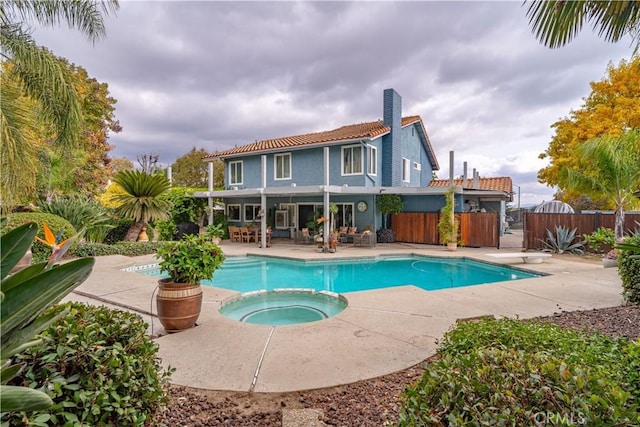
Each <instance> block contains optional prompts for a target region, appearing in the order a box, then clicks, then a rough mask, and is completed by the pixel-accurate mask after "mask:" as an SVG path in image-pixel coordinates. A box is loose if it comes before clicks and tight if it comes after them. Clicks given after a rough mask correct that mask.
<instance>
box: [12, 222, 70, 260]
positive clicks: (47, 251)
mask: <svg viewBox="0 0 640 427" xmlns="http://www.w3.org/2000/svg"><path fill="white" fill-rule="evenodd" d="M29 222H35V223H36V224H38V234H37V236H38V237H40V238H41V239H44V238H45V236H44V232H43V228H42V224H44V223H46V224H47V225H48V226H49V228H50V229H51V231H53V232H54V233H55V234H58V233H59V232H61V231H62V235H61V236H60V239H59V241H63V240H65V239H68V238H69V237H71V236H73V235H74V234H76V232H77V231H76V229H75V228H74V227H73V225H71V223H70V222H69V221H67V220H66V219H64V218H61V217H59V216H58V215H54V214H50V213H42V212H22V213H14V214H11V216H10V217H9V218H8V219H7V221H6V223H4V224H3V225H4V227H3V230H2V232H3V233H5V232H6V231H9V230H13V229H14V228H16V227H18V226H20V225H22V224H26V223H29ZM71 250H72V251H73V247H72V249H71ZM31 252H32V253H33V263H38V262H42V261H46V260H47V259H48V258H49V256H50V255H51V248H50V247H48V246H47V245H45V244H43V243H41V242H39V241H34V242H33V245H31Z"/></svg>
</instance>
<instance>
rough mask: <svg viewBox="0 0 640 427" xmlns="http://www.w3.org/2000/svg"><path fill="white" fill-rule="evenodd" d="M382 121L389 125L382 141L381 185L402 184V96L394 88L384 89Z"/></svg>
mask: <svg viewBox="0 0 640 427" xmlns="http://www.w3.org/2000/svg"><path fill="white" fill-rule="evenodd" d="M383 101H384V102H383V123H384V125H385V126H390V127H391V133H390V134H388V135H385V136H384V137H383V138H384V139H383V143H382V185H383V186H385V187H400V186H401V185H402V154H401V151H400V132H402V98H401V97H400V95H399V94H398V92H396V91H395V90H394V89H385V90H384V94H383Z"/></svg>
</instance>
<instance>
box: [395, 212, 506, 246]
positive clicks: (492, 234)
mask: <svg viewBox="0 0 640 427" xmlns="http://www.w3.org/2000/svg"><path fill="white" fill-rule="evenodd" d="M456 217H457V218H458V221H459V223H460V241H461V242H462V244H463V245H464V246H470V247H474V248H479V247H495V248H499V247H500V220H499V216H498V214H497V213H485V212H473V213H472V212H465V213H456ZM439 220H440V212H402V213H399V214H395V215H391V229H392V230H393V232H394V233H395V235H396V240H397V241H399V242H406V243H422V244H426V245H438V244H440V235H439V233H438V221H439Z"/></svg>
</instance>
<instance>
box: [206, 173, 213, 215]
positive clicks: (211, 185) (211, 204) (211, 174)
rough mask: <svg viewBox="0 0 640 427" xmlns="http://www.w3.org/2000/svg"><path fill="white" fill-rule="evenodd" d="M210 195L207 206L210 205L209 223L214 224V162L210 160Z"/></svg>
mask: <svg viewBox="0 0 640 427" xmlns="http://www.w3.org/2000/svg"><path fill="white" fill-rule="evenodd" d="M208 166H209V170H208V172H209V197H207V206H208V207H209V225H211V224H213V197H212V195H211V194H212V193H213V162H209V165H208Z"/></svg>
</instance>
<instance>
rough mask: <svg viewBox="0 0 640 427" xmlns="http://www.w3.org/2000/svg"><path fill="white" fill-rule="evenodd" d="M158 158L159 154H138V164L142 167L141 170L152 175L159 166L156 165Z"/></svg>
mask: <svg viewBox="0 0 640 427" xmlns="http://www.w3.org/2000/svg"><path fill="white" fill-rule="evenodd" d="M158 159H160V155H159V154H143V155H141V156H138V158H137V160H138V164H139V165H140V167H141V168H142V172H144V173H146V174H148V175H152V174H154V173H156V172H157V171H158V170H159V169H160V166H158Z"/></svg>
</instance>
